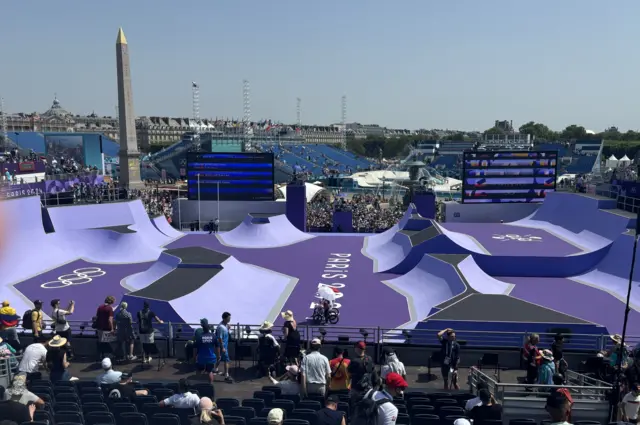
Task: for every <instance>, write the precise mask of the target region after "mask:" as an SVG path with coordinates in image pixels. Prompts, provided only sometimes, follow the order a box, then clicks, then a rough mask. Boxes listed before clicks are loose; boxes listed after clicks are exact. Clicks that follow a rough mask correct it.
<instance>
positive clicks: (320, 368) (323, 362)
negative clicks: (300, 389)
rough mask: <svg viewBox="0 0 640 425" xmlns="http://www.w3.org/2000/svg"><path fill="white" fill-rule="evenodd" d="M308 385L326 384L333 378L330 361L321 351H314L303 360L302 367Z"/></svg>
mask: <svg viewBox="0 0 640 425" xmlns="http://www.w3.org/2000/svg"><path fill="white" fill-rule="evenodd" d="M300 368H301V369H302V372H303V373H304V375H305V377H306V381H307V384H326V383H327V381H328V379H329V377H330V376H331V367H330V366H329V359H327V357H326V356H324V355H323V354H320V352H319V351H312V352H311V353H309V354H307V355H306V356H305V357H304V358H303V359H302V364H301V365H300Z"/></svg>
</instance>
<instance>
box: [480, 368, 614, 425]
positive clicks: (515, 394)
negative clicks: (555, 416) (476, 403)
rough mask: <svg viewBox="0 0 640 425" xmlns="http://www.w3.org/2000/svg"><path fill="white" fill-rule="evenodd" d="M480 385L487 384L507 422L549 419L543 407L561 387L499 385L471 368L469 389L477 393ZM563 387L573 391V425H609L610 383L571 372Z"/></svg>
mask: <svg viewBox="0 0 640 425" xmlns="http://www.w3.org/2000/svg"><path fill="white" fill-rule="evenodd" d="M480 382H484V383H485V384H487V386H488V388H489V391H490V392H491V393H492V394H493V397H494V398H495V400H496V402H498V403H500V404H501V405H502V409H503V419H504V420H507V421H508V420H511V419H516V418H530V419H535V420H543V419H548V415H547V413H546V411H545V408H544V407H545V403H546V397H547V395H548V394H549V393H550V392H551V391H553V390H555V389H557V388H558V386H556V385H539V384H521V383H513V382H500V381H499V380H498V379H495V378H493V377H491V376H489V375H488V374H487V373H485V372H483V371H482V370H479V369H477V368H471V370H470V372H469V376H468V384H469V390H470V391H471V392H473V393H477V386H478V384H479V383H480ZM562 388H565V389H567V390H568V391H569V392H570V394H571V397H572V399H573V402H574V403H573V406H572V409H571V411H572V420H573V421H574V422H573V423H575V421H578V420H598V421H600V423H605V424H606V423H608V422H609V419H610V416H611V410H610V402H609V398H610V393H611V391H612V388H613V387H612V385H611V384H609V383H607V382H604V381H600V380H597V379H595V378H591V377H588V376H586V375H583V374H580V373H577V372H574V371H572V370H568V371H567V373H566V383H565V384H564V385H562Z"/></svg>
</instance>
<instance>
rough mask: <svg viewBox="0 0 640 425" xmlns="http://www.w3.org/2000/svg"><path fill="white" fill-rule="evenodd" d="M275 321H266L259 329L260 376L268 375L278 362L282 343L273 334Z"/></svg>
mask: <svg viewBox="0 0 640 425" xmlns="http://www.w3.org/2000/svg"><path fill="white" fill-rule="evenodd" d="M272 329H273V323H271V322H269V321H265V322H264V323H262V326H260V328H259V329H258V333H259V336H258V369H259V375H260V377H262V376H264V375H267V374H268V371H269V369H270V368H271V367H272V366H273V364H274V363H275V362H276V359H277V357H278V352H279V350H280V344H279V343H278V341H277V340H276V338H275V337H274V336H273V332H272Z"/></svg>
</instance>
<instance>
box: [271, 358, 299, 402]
mask: <svg viewBox="0 0 640 425" xmlns="http://www.w3.org/2000/svg"><path fill="white" fill-rule="evenodd" d="M286 370H287V373H285V374H284V375H283V376H281V377H280V379H276V378H274V377H273V376H271V375H269V380H270V381H271V383H272V384H273V385H276V386H278V387H280V389H281V390H282V394H286V395H293V394H298V395H300V370H299V369H298V366H296V365H294V364H292V365H289V366H287V369H286Z"/></svg>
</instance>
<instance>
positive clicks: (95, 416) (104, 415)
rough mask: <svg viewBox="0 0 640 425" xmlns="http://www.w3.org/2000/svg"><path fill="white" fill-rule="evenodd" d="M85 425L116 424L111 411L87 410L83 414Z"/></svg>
mask: <svg viewBox="0 0 640 425" xmlns="http://www.w3.org/2000/svg"><path fill="white" fill-rule="evenodd" d="M84 421H85V425H103V424H104V425H107V424H111V425H116V418H115V417H114V416H113V413H111V412H89V413H87V414H85V415H84Z"/></svg>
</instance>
